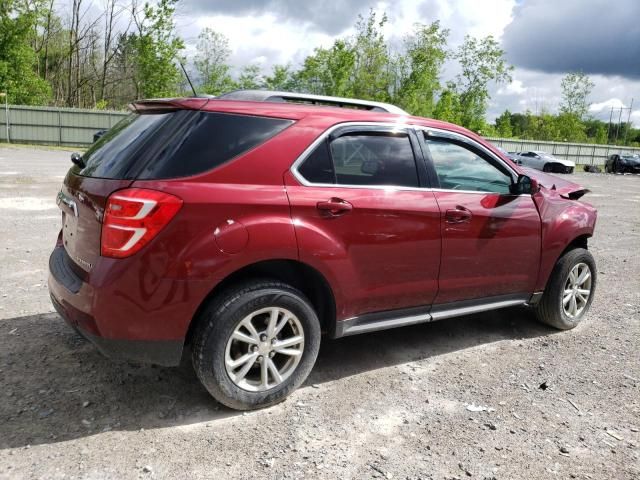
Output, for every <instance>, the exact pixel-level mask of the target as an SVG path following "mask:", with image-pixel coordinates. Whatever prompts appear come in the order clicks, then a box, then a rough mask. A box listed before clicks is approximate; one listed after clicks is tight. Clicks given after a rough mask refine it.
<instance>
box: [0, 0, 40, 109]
mask: <svg viewBox="0 0 640 480" xmlns="http://www.w3.org/2000/svg"><path fill="white" fill-rule="evenodd" d="M34 22H35V14H34V13H33V12H31V11H28V10H27V9H26V8H25V6H24V4H23V3H19V2H17V1H12V0H2V1H0V91H1V92H5V93H6V94H7V95H8V101H9V103H17V104H25V105H42V104H45V103H47V101H48V100H49V98H50V97H51V87H50V86H49V84H48V83H47V82H46V81H45V80H43V79H42V78H40V77H39V76H38V74H37V71H36V67H37V64H38V57H37V55H36V53H35V52H34V51H33V49H32V48H31V46H30V43H29V41H30V39H31V38H32V28H33V25H34Z"/></svg>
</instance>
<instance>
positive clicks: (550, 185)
mask: <svg viewBox="0 0 640 480" xmlns="http://www.w3.org/2000/svg"><path fill="white" fill-rule="evenodd" d="M520 169H521V170H522V171H523V172H524V173H525V174H526V175H527V176H528V177H529V178H533V179H534V180H536V181H537V182H538V184H539V185H541V186H543V187H544V188H546V189H548V190H556V191H557V192H558V194H559V195H560V196H561V197H564V198H570V199H571V200H577V199H579V198H580V197H582V196H583V195H584V194H585V193H588V192H589V191H590V190H588V189H586V188H584V187H583V186H582V185H578V184H577V183H573V182H570V181H568V180H565V179H563V178H560V177H558V176H556V175H551V174H549V173H544V172H541V171H540V170H534V169H533V168H528V167H520Z"/></svg>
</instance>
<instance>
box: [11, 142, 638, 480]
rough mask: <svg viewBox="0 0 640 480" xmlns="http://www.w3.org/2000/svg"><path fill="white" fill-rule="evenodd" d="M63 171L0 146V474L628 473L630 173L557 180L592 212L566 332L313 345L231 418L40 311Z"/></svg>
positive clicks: (634, 450) (450, 326)
mask: <svg viewBox="0 0 640 480" xmlns="http://www.w3.org/2000/svg"><path fill="white" fill-rule="evenodd" d="M68 167H69V161H68V152H64V151H59V150H58V151H55V150H42V149H40V150H36V149H26V148H0V214H1V215H2V227H1V229H0V240H1V249H2V250H1V251H2V261H1V262H0V278H1V279H2V281H1V282H0V478H99V479H103V478H114V479H116V478H117V479H123V478H149V479H151V478H172V477H181V478H214V479H225V478H244V479H254V478H260V479H261V478H274V479H282V478H292V479H293V478H313V479H315V478H321V479H335V478H395V479H405V478H407V479H417V478H421V479H425V480H426V479H453V478H468V477H471V478H479V479H494V478H495V479H514V478H523V479H525V478H526V479H554V478H559V479H560V478H562V479H565V478H567V479H568V478H579V479H616V480H618V479H632V478H635V479H638V478H640V459H639V457H640V449H639V446H640V433H638V430H639V429H640V362H639V360H640V354H639V353H638V347H639V345H640V255H638V253H637V252H638V248H639V247H640V177H631V176H619V175H603V174H602V175H601V174H584V173H578V174H575V175H573V177H574V178H575V179H576V181H579V182H581V183H583V184H585V185H587V186H588V187H589V188H591V189H592V191H593V193H591V194H589V195H588V196H587V197H586V200H588V201H589V202H592V203H593V204H595V205H596V206H597V207H598V209H599V219H598V225H597V229H596V236H595V238H594V239H593V240H592V242H591V250H592V252H593V253H594V255H595V257H596V261H597V263H598V269H599V281H600V283H599V285H598V290H597V294H596V299H595V301H594V303H593V307H592V309H591V313H590V314H589V316H588V318H587V319H586V320H585V321H584V322H583V324H582V325H581V326H580V327H578V328H577V329H575V330H572V331H570V332H562V333H558V332H555V331H553V330H550V329H549V328H546V327H544V326H541V325H539V324H537V323H536V322H535V320H534V318H533V316H532V314H531V312H530V311H529V310H527V309H525V308H515V309H507V310H502V311H498V312H493V313H488V314H482V315H474V316H470V317H465V318H460V319H454V320H448V321H443V322H438V323H433V324H426V325H420V326H415V327H408V328H403V329H396V330H391V331H386V332H379V333H374V334H369V335H363V336H357V337H349V338H344V339H341V340H335V341H329V340H328V341H325V342H324V344H323V346H322V349H321V352H320V356H319V359H318V362H317V364H316V367H315V369H314V371H313V373H312V375H311V377H310V379H309V380H308V382H307V383H306V385H305V386H304V387H303V388H301V389H300V390H298V391H297V392H296V393H294V394H293V395H292V396H291V397H290V398H289V399H288V400H287V401H286V402H284V403H283V404H280V405H278V406H276V407H273V408H270V409H266V410H262V411H257V412H252V413H247V414H239V413H237V412H233V411H230V410H228V409H226V408H224V407H222V406H220V405H218V404H217V403H216V402H215V401H214V400H213V399H211V398H210V397H209V396H208V395H207V393H206V392H205V390H204V389H203V388H202V387H201V386H200V385H199V384H198V382H197V379H196V377H195V375H194V373H193V372H192V370H191V368H190V365H189V364H188V363H187V362H185V363H184V365H182V366H181V367H178V368H155V367H150V366H139V365H133V364H129V363H126V362H123V363H117V362H113V361H110V360H107V359H106V358H103V357H102V356H101V355H100V354H98V353H97V351H96V350H95V349H94V348H93V347H92V346H91V345H90V344H88V343H86V342H85V341H83V340H81V339H80V338H78V337H77V336H76V335H75V334H74V333H73V332H72V331H71V330H70V329H68V328H67V327H66V326H65V324H64V323H63V322H62V321H61V319H60V318H59V317H58V316H57V315H56V314H55V313H53V309H52V307H51V305H50V303H49V300H48V295H47V290H46V276H47V258H48V254H49V252H50V250H51V248H52V247H53V244H54V241H55V238H56V235H57V231H58V228H59V213H58V210H57V208H56V206H55V202H54V197H55V194H56V192H57V191H58V188H59V185H60V182H61V181H62V179H63V175H64V173H65V171H66V169H67V168H68ZM470 406H481V407H486V410H484V411H471V410H474V409H473V408H472V407H471V410H470V409H469V408H470Z"/></svg>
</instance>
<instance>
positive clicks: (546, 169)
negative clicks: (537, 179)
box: [542, 163, 553, 173]
mask: <svg viewBox="0 0 640 480" xmlns="http://www.w3.org/2000/svg"><path fill="white" fill-rule="evenodd" d="M542 171H543V172H546V173H551V172H553V166H552V165H551V164H549V163H545V164H544V167H542Z"/></svg>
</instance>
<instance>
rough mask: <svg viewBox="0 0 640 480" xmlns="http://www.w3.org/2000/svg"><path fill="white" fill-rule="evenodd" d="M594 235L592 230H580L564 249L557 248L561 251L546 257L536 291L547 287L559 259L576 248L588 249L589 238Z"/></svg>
mask: <svg viewBox="0 0 640 480" xmlns="http://www.w3.org/2000/svg"><path fill="white" fill-rule="evenodd" d="M592 236H593V233H592V232H586V233H585V232H580V233H579V234H577V235H576V236H575V237H574V238H573V240H571V241H570V242H567V243H566V244H565V247H564V248H563V249H561V250H560V249H558V250H556V251H559V253H556V254H555V255H554V256H553V257H552V258H548V259H546V261H543V262H542V265H541V269H540V272H539V276H538V281H537V285H536V291H544V290H545V289H546V288H547V283H548V282H549V278H550V277H551V272H552V271H553V269H554V268H555V266H556V264H557V263H558V261H559V260H560V259H561V258H562V257H563V256H564V255H566V254H567V253H568V252H570V251H571V250H575V249H576V248H584V249H585V250H588V249H589V238H591V237H592ZM549 260H551V261H549Z"/></svg>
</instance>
